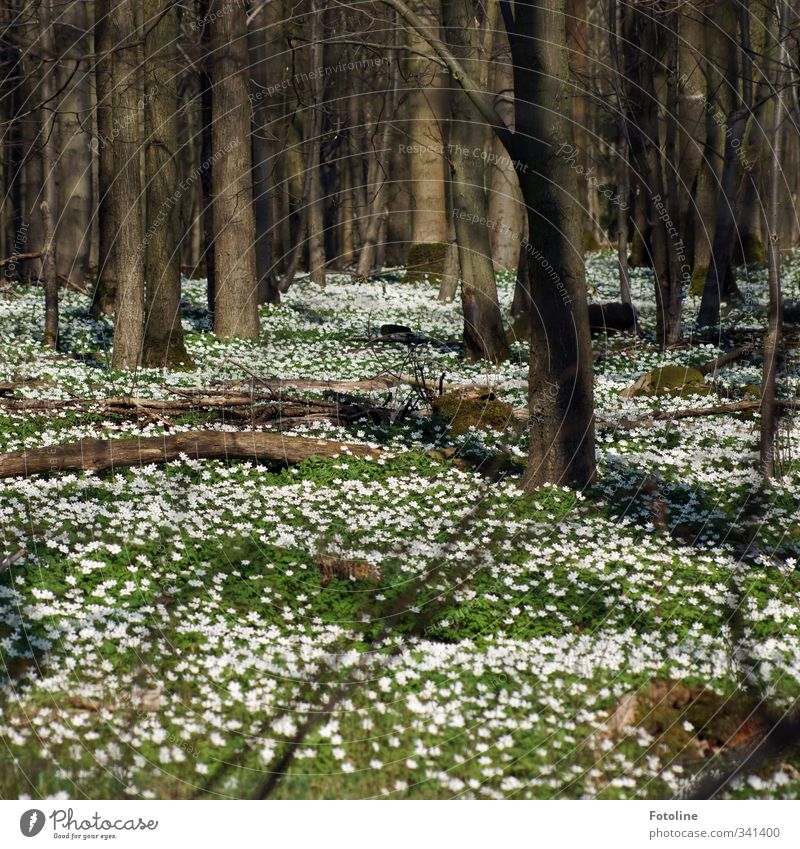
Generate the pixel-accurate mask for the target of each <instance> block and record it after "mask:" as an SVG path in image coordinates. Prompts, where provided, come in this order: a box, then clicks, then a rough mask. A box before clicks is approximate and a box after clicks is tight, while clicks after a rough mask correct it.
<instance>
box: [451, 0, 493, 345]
mask: <svg viewBox="0 0 800 849" xmlns="http://www.w3.org/2000/svg"><path fill="white" fill-rule="evenodd" d="M443 15H444V26H445V34H446V39H447V42H448V44H449V46H450V50H451V52H452V53H453V55H454V56H455V57H456V58H457V59H458V60H459V61H460V62H461V65H462V67H464V69H465V70H466V71H467V73H470V74H472V75H473V76H476V77H477V76H478V73H477V72H478V71H479V61H480V60H479V52H478V51H479V44H478V37H477V36H478V34H477V31H476V29H475V27H474V25H473V20H474V18H475V7H474V4H473V0H444V2H443ZM450 116H451V120H450V132H449V136H450V138H449V149H448V155H447V162H448V164H449V167H450V185H451V191H452V194H453V218H454V221H455V230H456V240H457V242H458V260H459V266H460V269H461V271H460V277H461V306H462V309H463V313H464V352H465V355H466V357H467V358H468V359H473V360H478V359H481V360H489V361H490V362H500V361H501V360H504V359H507V358H508V353H509V352H508V343H507V342H506V337H505V331H504V329H503V318H502V316H501V314H500V305H499V303H498V299H497V286H496V284H495V279H494V266H493V265H492V247H491V242H490V240H489V230H488V225H487V223H486V222H487V219H488V212H489V204H488V199H487V197H486V189H485V187H484V185H485V173H484V161H483V157H482V156H481V155H480V153H481V152H482V151H483V150H484V149H485V148H484V142H485V134H486V128H485V127H484V125H483V123H482V121H481V120H480V116H479V115H478V113H477V112H476V110H475V107H474V106H472V104H471V103H470V102H469V100H468V99H467V96H466V95H465V94H464V93H463V92H462V91H460V89H456V90H455V91H452V92H451V94H450ZM476 152H478V153H477V155H476ZM498 226H502V223H501V225H498Z"/></svg>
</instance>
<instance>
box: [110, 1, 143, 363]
mask: <svg viewBox="0 0 800 849" xmlns="http://www.w3.org/2000/svg"><path fill="white" fill-rule="evenodd" d="M109 28H110V33H109V37H110V39H111V44H113V45H114V54H113V64H112V72H113V81H112V85H113V91H112V110H113V121H114V132H113V133H112V138H111V140H110V145H111V149H112V154H113V165H114V176H113V179H112V181H111V185H110V187H109V195H110V205H111V207H112V218H113V220H114V222H115V226H116V234H115V236H116V238H115V242H114V257H115V265H116V273H117V299H116V322H115V328H114V351H113V354H112V358H111V364H112V366H113V368H115V369H135V368H137V367H138V365H139V363H140V361H141V355H142V344H143V342H144V286H145V280H144V260H143V256H142V245H143V240H144V228H143V222H142V211H141V204H142V186H141V172H140V167H139V166H140V163H139V156H140V151H141V130H140V125H139V101H140V94H139V86H138V80H139V79H140V77H139V73H138V70H139V62H138V58H137V55H136V49H135V47H134V46H128V45H132V44H133V41H134V38H135V35H136V28H135V23H134V9H133V2H132V0H115V2H114V4H113V5H112V6H111V9H110V12H109Z"/></svg>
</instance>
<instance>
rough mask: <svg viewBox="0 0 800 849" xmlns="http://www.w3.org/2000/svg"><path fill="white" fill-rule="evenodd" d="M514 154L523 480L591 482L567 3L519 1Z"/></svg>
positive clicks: (587, 341) (531, 483)
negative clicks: (522, 208)
mask: <svg viewBox="0 0 800 849" xmlns="http://www.w3.org/2000/svg"><path fill="white" fill-rule="evenodd" d="M514 12H515V18H516V21H515V30H516V34H515V35H512V37H511V41H512V45H511V46H512V54H513V59H514V66H515V81H514V88H515V94H516V121H515V124H516V131H515V136H514V138H515V142H516V153H517V157H518V159H519V161H520V162H521V164H522V166H523V167H520V168H519V169H518V172H519V175H520V187H521V189H522V195H523V198H524V199H525V204H526V207H527V209H528V218H529V222H528V228H529V233H530V234H531V237H530V238H531V244H530V246H529V250H528V251H527V257H528V266H529V269H530V287H531V301H532V309H531V355H530V369H529V376H528V381H529V390H528V392H529V398H528V403H529V410H530V449H529V461H528V470H527V472H526V475H525V485H526V486H527V487H528V488H529V489H531V488H535V487H538V486H541V485H542V484H547V483H561V484H565V483H566V484H572V485H575V486H585V485H586V484H588V483H589V482H590V481H592V480H593V479H594V476H595V454H594V386H593V382H594V377H593V368H592V343H591V338H590V334H589V309H588V304H587V300H586V280H585V270H584V264H583V248H582V238H581V215H580V212H579V210H578V209H576V201H575V198H576V197H577V196H578V189H577V184H576V180H577V177H576V174H575V171H574V170H573V168H572V167H571V166H570V164H569V163H568V162H567V161H566V158H565V157H563V156H560V155H559V153H558V151H559V148H560V147H561V145H563V144H564V143H565V141H566V142H568V143H569V142H570V141H571V137H572V136H571V132H570V130H571V127H570V120H569V118H570V116H571V102H570V99H571V94H572V92H571V88H570V85H569V79H568V73H569V72H568V68H567V50H566V30H565V21H564V0H538V2H537V0H530V2H526V1H525V0H517V2H516V3H515V5H514Z"/></svg>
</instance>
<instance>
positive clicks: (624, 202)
mask: <svg viewBox="0 0 800 849" xmlns="http://www.w3.org/2000/svg"><path fill="white" fill-rule="evenodd" d="M621 20H622V14H621V10H620V4H619V2H618V0H609V5H608V32H609V44H610V48H611V49H610V51H609V53H610V54H611V74H612V81H613V85H614V95H615V98H616V109H617V115H616V119H617V150H616V155H617V160H616V166H617V167H616V171H617V198H618V202H617V205H616V212H617V265H618V267H619V294H620V300H621V301H622V303H624V304H631V303H632V299H631V285H630V271H629V269H628V203H629V198H630V191H631V184H630V163H629V162H628V151H629V148H630V145H629V143H628V127H627V123H626V121H625V113H626V109H627V107H626V104H625V100H624V95H623V88H624V87H623V82H622V67H621V63H620V53H621V50H620V38H619V32H620V29H621V26H620V24H621Z"/></svg>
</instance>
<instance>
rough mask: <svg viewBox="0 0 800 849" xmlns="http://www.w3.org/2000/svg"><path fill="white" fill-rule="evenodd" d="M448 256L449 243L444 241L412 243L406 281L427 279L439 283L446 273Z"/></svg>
mask: <svg viewBox="0 0 800 849" xmlns="http://www.w3.org/2000/svg"><path fill="white" fill-rule="evenodd" d="M446 256H447V245H446V244H445V243H444V242H431V243H430V244H423V243H417V244H414V245H411V247H410V248H409V251H408V271H407V272H406V282H408V283H420V282H422V281H423V280H426V279H427V280H429V281H430V282H431V283H436V284H437V285H438V284H439V283H440V282H441V279H442V275H443V274H444V263H445V257H446Z"/></svg>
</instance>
